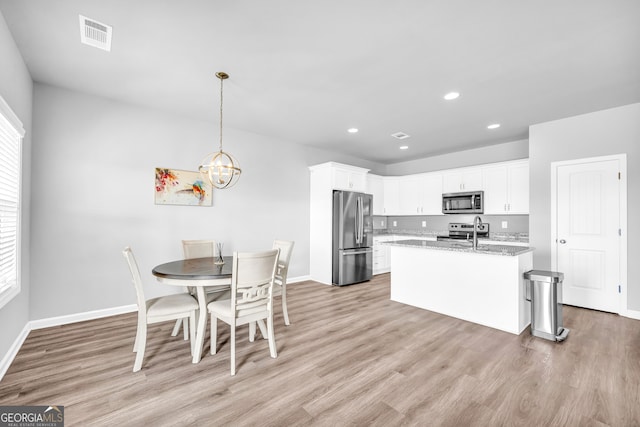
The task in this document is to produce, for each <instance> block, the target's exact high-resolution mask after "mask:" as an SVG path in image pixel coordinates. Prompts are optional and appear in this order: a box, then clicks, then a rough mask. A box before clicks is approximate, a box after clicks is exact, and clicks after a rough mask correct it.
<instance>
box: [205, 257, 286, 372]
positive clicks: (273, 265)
mask: <svg viewBox="0 0 640 427" xmlns="http://www.w3.org/2000/svg"><path fill="white" fill-rule="evenodd" d="M279 252H280V250H279V249H272V250H269V251H264V252H240V253H239V252H234V253H233V268H232V278H231V299H230V300H221V301H213V302H210V303H209V304H208V305H207V310H208V311H209V313H210V314H211V354H216V351H217V323H218V319H220V320H222V321H223V322H225V323H227V324H228V325H229V326H230V328H231V375H235V374H236V327H237V326H241V325H245V324H247V323H252V322H256V321H258V320H263V319H266V320H267V336H268V340H269V353H270V354H271V357H273V358H276V357H277V356H278V353H277V350H276V341H275V334H274V331H273V283H274V277H275V273H276V269H277V267H278V254H279Z"/></svg>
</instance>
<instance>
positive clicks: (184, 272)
mask: <svg viewBox="0 0 640 427" xmlns="http://www.w3.org/2000/svg"><path fill="white" fill-rule="evenodd" d="M223 258H224V264H222V265H219V264H216V263H215V261H216V260H217V259H218V258H217V257H208V258H191V259H181V260H178V261H171V262H167V263H165V264H160V265H157V266H155V267H154V268H153V270H151V273H152V274H153V275H154V276H155V277H156V279H157V280H158V281H159V282H160V283H162V284H165V285H172V286H185V287H192V288H195V290H196V298H197V299H198V306H199V314H198V324H197V325H196V342H195V345H194V350H193V363H198V362H200V359H201V358H202V347H203V346H204V336H205V332H206V331H207V296H206V291H205V287H206V288H209V287H220V290H221V291H222V290H225V289H229V288H230V285H231V271H232V267H233V257H232V256H226V257H223ZM192 327H193V326H192Z"/></svg>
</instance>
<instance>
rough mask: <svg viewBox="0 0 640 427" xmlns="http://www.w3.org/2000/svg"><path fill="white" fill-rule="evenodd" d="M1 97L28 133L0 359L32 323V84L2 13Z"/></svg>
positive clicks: (1, 311) (1, 312)
mask: <svg viewBox="0 0 640 427" xmlns="http://www.w3.org/2000/svg"><path fill="white" fill-rule="evenodd" d="M0 60H1V65H0V95H2V97H3V98H4V100H5V101H6V102H7V104H9V106H10V107H11V109H12V110H13V112H14V113H16V115H17V116H18V118H19V119H20V121H22V124H23V126H24V129H25V131H26V134H25V137H24V139H23V143H22V170H23V173H22V216H21V224H20V226H21V230H22V239H21V268H20V276H21V292H20V294H19V295H17V296H16V297H15V298H13V299H12V300H11V301H10V302H9V303H8V304H7V305H5V306H4V307H2V308H0V325H2V326H0V359H2V357H3V356H4V355H5V354H7V352H8V351H9V349H10V348H11V346H12V345H13V344H14V342H15V341H16V338H18V336H19V335H20V333H21V331H22V330H23V328H24V326H25V324H26V323H27V321H28V320H29V289H30V285H29V283H30V279H29V263H30V260H29V236H30V232H29V212H30V209H31V208H30V176H29V173H30V171H31V141H32V138H31V109H32V106H31V102H32V97H33V96H32V95H33V83H32V82H31V76H30V75H29V71H28V70H27V67H26V66H25V64H24V61H23V60H22V56H21V55H20V52H19V51H18V47H17V46H16V44H15V42H14V40H13V37H12V36H11V33H10V32H9V29H8V28H7V24H6V22H5V20H4V16H3V15H2V13H0Z"/></svg>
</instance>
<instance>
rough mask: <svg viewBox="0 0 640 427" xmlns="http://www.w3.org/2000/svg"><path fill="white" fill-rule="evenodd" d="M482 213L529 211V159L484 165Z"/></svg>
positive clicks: (507, 213)
mask: <svg viewBox="0 0 640 427" xmlns="http://www.w3.org/2000/svg"><path fill="white" fill-rule="evenodd" d="M482 186H483V189H484V213H485V214H487V215H515V214H528V213H529V161H528V160H518V161H514V162H505V163H500V164H496V165H493V166H487V167H484V168H483V170H482Z"/></svg>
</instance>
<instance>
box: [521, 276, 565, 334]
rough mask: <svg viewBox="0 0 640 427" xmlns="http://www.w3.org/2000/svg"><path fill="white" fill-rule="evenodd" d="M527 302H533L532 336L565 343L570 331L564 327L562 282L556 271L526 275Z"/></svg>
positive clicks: (561, 277)
mask: <svg viewBox="0 0 640 427" xmlns="http://www.w3.org/2000/svg"><path fill="white" fill-rule="evenodd" d="M524 278H525V279H527V282H526V286H527V289H526V295H527V300H528V301H531V334H532V335H534V336H536V337H540V338H545V339H548V340H551V341H564V340H565V339H566V338H567V335H569V329H566V328H564V327H563V325H562V280H563V279H564V274H562V273H558V272H556V271H544V270H531V271H527V272H526V273H524Z"/></svg>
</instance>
